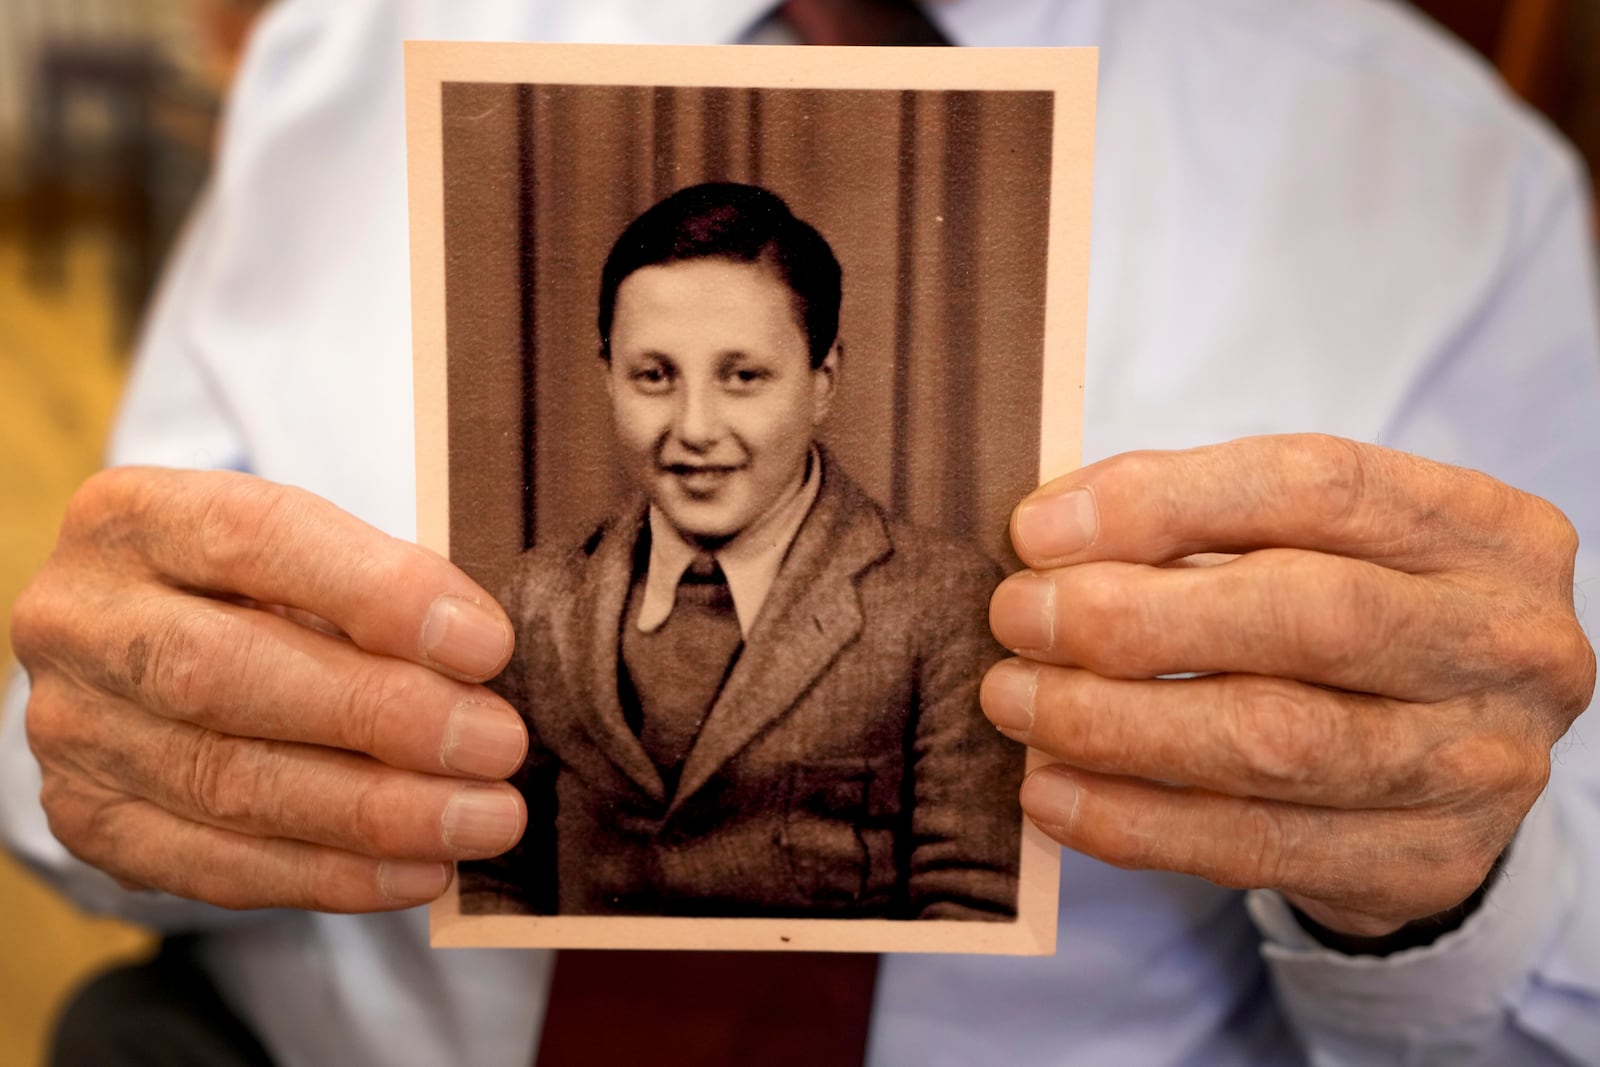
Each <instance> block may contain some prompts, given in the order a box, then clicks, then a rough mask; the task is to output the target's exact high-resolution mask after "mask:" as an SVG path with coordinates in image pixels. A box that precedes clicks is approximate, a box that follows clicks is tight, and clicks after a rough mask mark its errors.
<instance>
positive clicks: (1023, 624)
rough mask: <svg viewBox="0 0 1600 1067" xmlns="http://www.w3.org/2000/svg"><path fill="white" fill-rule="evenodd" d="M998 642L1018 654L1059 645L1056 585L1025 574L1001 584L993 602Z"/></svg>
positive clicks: (991, 616)
mask: <svg viewBox="0 0 1600 1067" xmlns="http://www.w3.org/2000/svg"><path fill="white" fill-rule="evenodd" d="M989 625H990V627H991V628H992V629H993V630H994V636H995V640H996V641H999V642H1000V643H1001V644H1002V645H1004V646H1006V647H1007V648H1009V649H1011V650H1012V651H1014V652H1043V651H1045V650H1047V649H1049V648H1050V647H1051V645H1053V644H1054V643H1055V635H1056V584H1055V582H1053V581H1051V580H1050V579H1049V578H1046V577H1044V576H1043V575H1039V574H1032V573H1029V572H1028V571H1023V572H1021V573H1019V574H1013V575H1012V576H1011V577H1009V578H1007V579H1006V580H1005V581H1003V582H1001V583H1000V588H998V589H996V590H995V591H994V598H993V599H992V600H990V601H989Z"/></svg>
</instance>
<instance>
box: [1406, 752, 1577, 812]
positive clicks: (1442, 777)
mask: <svg viewBox="0 0 1600 1067" xmlns="http://www.w3.org/2000/svg"><path fill="white" fill-rule="evenodd" d="M1432 766H1433V774H1432V778H1433V781H1434V783H1435V786H1436V788H1437V789H1438V790H1439V800H1440V802H1441V803H1442V804H1443V805H1444V806H1445V807H1447V808H1477V807H1479V806H1481V805H1482V804H1483V801H1484V800H1485V798H1491V799H1493V800H1494V801H1495V804H1494V806H1493V807H1494V810H1499V809H1500V808H1501V807H1505V806H1507V805H1506V804H1505V802H1506V801H1509V802H1510V806H1516V807H1518V808H1520V809H1522V810H1519V812H1518V815H1519V817H1520V815H1521V814H1522V811H1525V810H1526V808H1527V807H1531V806H1532V804H1533V802H1534V800H1535V799H1536V798H1537V797H1538V796H1539V794H1540V793H1541V792H1543V791H1544V787H1545V784H1546V783H1547V782H1548V781H1549V778H1550V757H1549V752H1548V749H1544V748H1541V747H1539V746H1538V745H1535V744H1532V743H1528V742H1526V741H1521V740H1514V739H1511V738H1507V737H1503V736H1499V735H1489V734H1479V735H1473V736H1469V737H1461V738H1457V739H1455V740H1452V741H1448V742H1446V743H1444V744H1441V745H1439V746H1438V747H1437V748H1436V749H1435V750H1434V753H1433V760H1432Z"/></svg>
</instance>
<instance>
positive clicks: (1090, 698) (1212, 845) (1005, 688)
mask: <svg viewBox="0 0 1600 1067" xmlns="http://www.w3.org/2000/svg"><path fill="white" fill-rule="evenodd" d="M1012 539H1013V542H1014V543H1015V545H1016V548H1017V551H1018V553H1019V554H1020V555H1021V557H1022V559H1023V561H1024V562H1025V563H1026V564H1027V565H1028V566H1029V567H1030V568H1032V569H1031V570H1030V571H1025V572H1022V573H1020V574H1017V575H1014V576H1012V577H1011V578H1009V579H1007V581H1006V582H1004V583H1003V584H1002V585H1001V586H1000V588H999V590H998V591H997V592H996V593H995V596H994V601H993V603H992V605H991V614H990V618H991V622H992V624H993V627H994V632H995V635H996V636H997V637H998V638H999V640H1000V641H1001V643H1003V644H1004V645H1006V646H1007V647H1009V648H1011V649H1013V650H1015V651H1016V652H1017V654H1018V656H1019V657H1020V658H1018V659H1013V660H1008V661H1005V662H1003V663H1001V664H999V665H997V666H996V667H995V668H994V669H993V670H992V671H991V672H990V674H989V676H988V677H987V678H986V679H985V681H984V686H983V697H982V699H983V706H984V709H985V711H986V712H987V714H988V715H989V717H990V719H992V720H993V721H994V722H995V724H996V725H997V726H999V727H1000V728H1001V729H1002V730H1004V731H1005V732H1006V733H1007V734H1008V735H1009V736H1012V737H1014V738H1016V739H1017V740H1020V741H1025V742H1027V743H1028V744H1030V745H1033V746H1035V747H1037V748H1039V749H1042V750H1043V751H1045V752H1046V753H1049V754H1050V755H1052V756H1055V757H1058V758H1059V759H1060V760H1062V761H1063V762H1062V763H1060V764H1057V765H1054V766H1051V767H1047V768H1043V769H1041V770H1039V771H1037V772H1035V773H1034V774H1033V775H1032V776H1030V777H1029V779H1028V780H1027V782H1026V783H1025V784H1024V786H1023V789H1022V805H1023V808H1024V809H1025V810H1026V811H1027V813H1028V815H1029V816H1030V817H1031V818H1032V819H1033V820H1034V821H1035V822H1037V823H1038V824H1039V825H1041V826H1042V827H1043V828H1044V829H1045V831H1046V832H1047V833H1049V834H1050V835H1051V836H1052V837H1054V838H1056V839H1057V840H1059V841H1061V842H1062V843H1063V844H1065V845H1068V846H1070V847H1071V848H1074V849H1077V850H1079V851H1081V852H1085V853H1088V854H1089V855H1092V856H1096V857H1099V858H1100V859H1103V860H1105V861H1107V862H1110V863H1113V864H1117V865H1118V866H1124V867H1149V868H1163V869H1168V870H1174V871H1183V872H1187V873H1190V874H1195V875H1199V876H1201V877H1204V878H1207V879H1210V880H1211V881H1213V882H1217V883H1220V884H1222V885H1228V886H1235V887H1241V888H1253V887H1270V888H1276V889H1280V890H1282V891H1283V892H1284V893H1285V894H1287V895H1288V897H1289V899H1290V900H1291V901H1293V902H1294V903H1295V904H1296V905H1297V906H1298V907H1299V908H1300V909H1301V910H1302V911H1303V912H1305V913H1306V914H1307V915H1309V916H1310V917H1311V918H1312V919H1314V920H1315V921H1317V922H1318V923H1320V924H1322V925H1323V926H1326V927H1329V928H1331V929H1333V930H1335V931H1338V932H1341V933H1344V934H1349V935H1353V936H1357V937H1379V936H1382V935H1385V934H1388V933H1391V932H1393V931H1395V930H1397V929H1398V928H1399V927H1401V926H1403V925H1405V924H1406V923H1407V922H1409V921H1412V920H1417V919H1420V918H1423V917H1426V916H1430V915H1434V914H1436V913H1439V912H1441V911H1445V910H1447V909H1450V908H1452V907H1454V906H1456V905H1457V904H1459V903H1460V902H1461V901H1463V900H1464V899H1465V898H1467V897H1469V896H1470V895H1471V894H1472V893H1473V892H1474V890H1475V889H1477V887H1478V886H1479V885H1480V883H1481V882H1482V881H1483V880H1484V878H1485V877H1486V875H1487V873H1488V872H1489V870H1490V869H1491V867H1492V866H1493V864H1494V863H1495V861H1496V858H1497V857H1498V856H1499V855H1500V854H1501V852H1502V851H1503V850H1504V849H1505V848H1506V846H1507V845H1508V843H1509V842H1510V841H1511V839H1512V837H1513V835H1514V834H1515V833H1516V830H1517V827H1518V825H1519V823H1520V822H1521V820H1522V818H1523V816H1524V815H1525V814H1526V813H1527V811H1528V809H1529V807H1530V806H1531V805H1532V803H1533V801H1534V799H1535V798H1536V797H1537V796H1538V795H1539V792H1540V791H1541V789H1543V787H1544V784H1545V781H1546V779H1547V778H1548V776H1549V772H1550V750H1551V746H1552V745H1553V744H1554V743H1555V742H1556V741H1557V740H1558V739H1559V738H1560V737H1561V736H1562V734H1563V733H1565V731H1566V729H1567V727H1568V726H1569V725H1570V724H1571V722H1572V720H1573V719H1574V718H1575V717H1576V716H1577V715H1578V714H1579V713H1580V712H1581V711H1582V710H1583V708H1584V706H1585V705H1586V704H1587V703H1588V700H1589V697H1590V694H1591V693H1592V691H1593V688H1594V677H1595V659H1594V653H1593V651H1592V649H1591V648H1590V646H1589V643H1588V641H1587V640H1586V639H1585V637H1584V635H1583V632H1582V630H1581V629H1580V628H1579V626H1578V622H1577V619H1576V618H1575V616H1574V612H1573V603H1572V576H1573V556H1574V552H1575V548H1576V544H1577V539H1576V537H1575V535H1574V533H1573V530H1572V527H1571V524H1570V523H1568V522H1567V521H1566V519H1565V518H1564V517H1563V516H1562V515H1561V514H1560V512H1558V511H1557V510H1556V509H1555V508H1554V507H1552V506H1551V505H1549V504H1548V503H1546V502H1544V501H1543V500H1539V499H1537V498H1535V497H1532V496H1528V495H1527V494H1524V493H1521V492H1518V491H1517V490H1515V489H1512V488H1509V487H1508V486H1506V485H1503V484H1501V483H1500V482H1497V481H1495V480H1493V479H1491V478H1489V477H1487V476H1485V475H1482V474H1478V473H1475V472H1472V471H1466V470H1461V469H1457V468H1453V467H1446V466H1442V465H1439V464H1436V463H1430V462H1427V461H1425V460H1421V459H1417V458H1414V457H1412V456H1408V455H1404V454H1400V453H1396V452H1392V451H1387V450H1385V449H1381V448H1375V447H1371V446H1366V445H1360V444H1355V443H1352V442H1349V441H1343V440H1339V439H1336V438H1328V437H1316V436H1304V437H1268V438H1252V439H1247V440H1241V441H1235V442H1232V443H1229V444H1225V445H1220V446H1217V447H1213V448H1203V449H1197V450H1195V451H1190V452H1173V453H1133V454H1127V455H1122V456H1117V457H1115V458H1112V459H1108V460H1105V461H1104V462H1101V463H1097V464H1095V465H1093V466H1090V467H1087V468H1085V469H1083V470H1081V471H1078V472H1077V473H1075V474H1071V475H1068V476H1067V477H1065V478H1062V479H1060V480H1058V481H1055V482H1052V483H1051V484H1049V485H1047V486H1045V487H1043V488H1041V489H1040V490H1038V491H1037V492H1036V493H1034V494H1033V495H1031V496H1030V497H1029V498H1028V499H1027V500H1025V501H1023V503H1022V504H1021V505H1020V506H1019V507H1018V509H1017V512H1016V514H1015V516H1014V517H1013V522H1012ZM1207 553H1226V554H1228V556H1229V557H1233V558H1226V559H1225V560H1223V561H1219V559H1218V558H1212V559H1203V558H1194V557H1201V556H1202V555H1203V554H1207ZM1235 554H1237V555H1235ZM1180 562H1182V563H1186V564H1191V565H1175V564H1179V563H1180ZM1198 563H1204V564H1210V565H1192V564H1198ZM1176 674H1197V675H1199V676H1198V677H1188V678H1169V677H1164V676H1168V675H1176Z"/></svg>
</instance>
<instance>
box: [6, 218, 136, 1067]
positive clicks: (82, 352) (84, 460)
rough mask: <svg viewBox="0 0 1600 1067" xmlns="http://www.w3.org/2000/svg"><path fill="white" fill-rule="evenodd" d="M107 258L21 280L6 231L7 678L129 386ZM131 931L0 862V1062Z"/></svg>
mask: <svg viewBox="0 0 1600 1067" xmlns="http://www.w3.org/2000/svg"><path fill="white" fill-rule="evenodd" d="M105 260H106V250H105V246H104V245H103V244H101V243H98V242H95V241H94V240H92V239H83V240H80V241H78V242H76V243H75V246H74V248H73V251H72V254H71V256H70V260H69V270H68V281H67V284H66V286H65V287H64V288H63V289H62V290H61V291H59V292H57V293H53V294H41V293H38V292H35V291H33V290H32V289H30V288H29V287H28V286H26V285H25V284H24V281H23V277H24V275H23V266H24V261H23V257H22V251H21V249H20V247H19V246H18V244H17V243H16V242H15V241H14V240H11V239H10V238H9V237H8V236H7V235H6V234H4V233H0V456H3V457H5V458H4V459H3V460H0V632H3V633H4V634H5V643H4V645H3V646H0V663H3V667H0V670H4V671H7V672H9V671H10V670H11V669H12V667H11V642H10V634H11V626H10V622H11V602H12V601H13V600H14V599H15V598H16V595H17V593H18V591H20V590H21V588H22V587H23V585H24V584H26V582H27V580H28V578H29V576H30V575H31V574H32V573H33V572H34V571H35V570H36V569H37V568H38V566H39V564H40V563H41V562H42V561H43V560H44V558H45V556H46V555H47V554H48V553H49V551H50V545H51V543H52V542H53V540H54V538H55V531H56V526H57V525H58V524H59V522H60V519H61V513H62V509H63V508H64V507H65V505H66V502H67V498H68V497H69V496H71V494H72V490H73V488H74V487H75V486H76V485H77V484H78V483H79V482H81V481H82V480H83V479H84V477H85V476H87V475H88V474H89V473H90V472H91V471H93V470H94V469H95V468H96V467H97V466H98V465H99V462H100V456H101V450H102V447H103V444H104V441H105V430H106V425H107V423H108V421H109V419H110V417H111V412H112V408H113V406H114V404H115V402H116V397H117V393H118V391H119V389H120V385H121V378H122V361H121V359H120V358H119V357H118V355H117V353H116V351H115V347H114V344H113V341H112V321H111V317H110V307H111V301H110V294H109V286H108V284H107V279H108V274H107V265H106V261H105ZM147 943H148V942H147V939H146V937H145V936H144V935H143V934H142V933H140V932H139V931H136V930H134V929H132V928H130V927H127V926H123V925H121V924H118V923H113V922H110V921H108V920H103V919H88V918H85V917H83V916H81V915H79V914H78V913H77V912H75V911H73V909H72V908H71V907H70V906H68V905H66V904H64V903H62V902H61V901H60V900H59V899H58V898H56V897H54V896H53V895H52V894H51V893H50V892H49V891H48V890H46V889H45V888H44V887H43V886H42V885H40V883H39V882H38V881H36V880H35V879H34V878H33V877H32V876H31V875H29V874H28V873H27V872H25V871H23V870H21V869H20V868H18V867H17V866H16V865H15V864H13V863H12V862H11V861H10V860H9V859H7V858H5V857H4V856H0V1064H6V1065H8V1067H35V1065H37V1064H39V1063H41V1062H42V1059H41V1057H42V1051H43V1047H44V1040H45V1037H46V1035H47V1033H48V1028H49V1026H50V1024H51V1021H52V1019H53V1017H54V1014H55V1010H56V1007H57V1005H58V1004H59V1003H60V998H61V996H62V994H63V993H64V991H66V990H67V989H69V988H71V987H72V986H73V985H75V984H76V983H77V982H78V981H80V980H81V979H82V978H83V976H84V975H85V974H87V973H88V972H90V971H92V970H94V969H97V968H99V967H101V966H103V965H104V964H105V963H107V962H109V961H110V960H112V959H116V958H120V957H126V956H128V955H131V954H134V953H138V952H140V951H142V950H143V949H144V948H145V947H146V945H147Z"/></svg>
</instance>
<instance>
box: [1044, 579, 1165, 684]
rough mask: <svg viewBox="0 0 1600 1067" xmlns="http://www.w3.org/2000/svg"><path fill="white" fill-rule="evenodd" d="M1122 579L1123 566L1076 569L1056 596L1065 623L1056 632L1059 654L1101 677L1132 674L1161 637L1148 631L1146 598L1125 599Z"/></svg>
mask: <svg viewBox="0 0 1600 1067" xmlns="http://www.w3.org/2000/svg"><path fill="white" fill-rule="evenodd" d="M1124 576H1125V575H1124V571H1123V565H1121V564H1108V563H1087V564H1080V565H1079V566H1077V567H1074V568H1072V569H1071V570H1070V571H1067V572H1065V574H1064V576H1063V579H1061V580H1062V581H1063V582H1064V587H1063V588H1062V589H1061V590H1060V592H1059V594H1058V596H1057V605H1058V608H1057V610H1058V611H1060V612H1061V613H1062V614H1063V615H1064V616H1065V619H1066V620H1067V625H1065V626H1060V627H1058V640H1057V643H1058V645H1061V646H1063V647H1062V648H1061V651H1062V652H1063V653H1065V654H1067V655H1069V656H1070V657H1072V658H1073V659H1074V660H1076V661H1077V662H1078V663H1079V664H1080V665H1082V666H1085V667H1088V668H1089V669H1091V670H1094V671H1097V672H1099V673H1102V674H1108V675H1122V674H1128V673H1131V672H1135V671H1136V669H1137V665H1138V664H1139V663H1140V662H1141V661H1142V660H1144V659H1147V658H1149V656H1150V655H1151V653H1152V651H1153V646H1152V644H1151V642H1152V640H1153V639H1154V638H1155V637H1156V636H1157V633H1158V632H1159V631H1154V630H1153V627H1152V626H1151V622H1150V618H1149V616H1150V614H1151V609H1150V608H1149V607H1148V606H1146V602H1145V598H1140V597H1136V596H1130V595H1129V589H1128V585H1127V583H1126V582H1125V581H1124V580H1123V579H1124Z"/></svg>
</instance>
